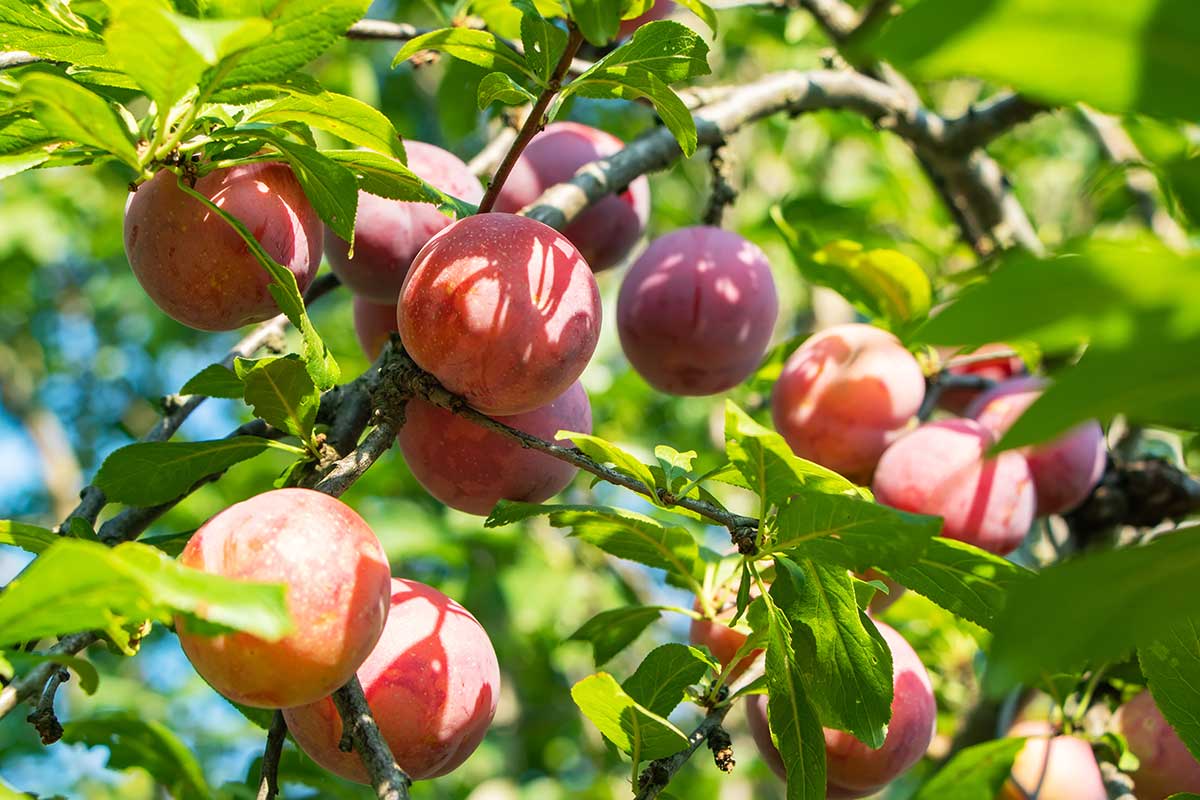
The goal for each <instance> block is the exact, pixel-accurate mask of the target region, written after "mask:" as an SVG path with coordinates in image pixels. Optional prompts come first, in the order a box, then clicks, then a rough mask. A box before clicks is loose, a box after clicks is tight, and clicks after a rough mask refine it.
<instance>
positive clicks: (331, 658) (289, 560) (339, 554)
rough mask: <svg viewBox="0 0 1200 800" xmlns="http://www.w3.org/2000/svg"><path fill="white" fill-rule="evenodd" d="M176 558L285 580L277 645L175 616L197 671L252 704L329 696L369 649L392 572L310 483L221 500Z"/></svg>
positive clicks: (362, 526) (237, 575)
mask: <svg viewBox="0 0 1200 800" xmlns="http://www.w3.org/2000/svg"><path fill="white" fill-rule="evenodd" d="M179 563H181V564H183V565H184V566H186V567H193V568H195V569H200V570H203V571H205V572H209V573H213V574H217V575H222V576H224V577H227V578H233V579H237V580H245V581H258V582H265V583H283V584H284V585H285V587H286V591H287V605H288V611H289V613H290V614H291V616H292V621H293V622H294V625H295V627H294V630H293V631H292V632H291V633H289V634H288V635H286V636H284V637H283V638H282V639H280V640H278V641H276V642H267V641H264V640H262V639H260V638H258V637H255V636H252V635H251V634H248V633H241V632H235V633H225V634H221V635H218V636H214V637H206V636H202V635H199V634H197V633H190V632H189V631H188V624H187V621H186V620H184V619H176V630H177V632H178V634H179V643H180V644H181V645H182V646H183V651H184V653H185V654H186V655H187V657H188V660H189V661H191V662H192V666H194V667H195V668H196V671H197V672H198V673H200V675H201V676H202V677H203V678H204V679H205V680H206V681H208V682H209V684H211V685H212V687H213V688H214V689H216V690H217V691H218V692H220V693H221V694H222V695H224V696H225V697H227V698H229V699H230V700H233V701H235V702H238V703H243V704H245V705H249V706H254V707H256V708H286V707H288V706H294V705H301V704H303V703H310V702H312V701H314V700H317V699H319V698H321V697H324V696H325V695H328V694H329V693H330V692H332V691H333V690H334V689H336V688H338V687H339V686H341V685H342V684H344V683H345V682H346V681H347V680H349V679H350V676H352V675H353V674H354V671H355V670H356V669H357V668H358V666H359V664H361V663H362V661H363V659H364V658H366V657H367V654H368V653H370V652H371V648H372V647H374V646H375V642H376V641H377V640H378V639H379V635H380V633H381V632H382V631H383V626H384V620H385V619H386V618H387V610H388V602H387V601H388V585H389V581H390V577H391V574H390V573H391V570H390V568H389V566H388V561H387V557H386V555H385V554H384V552H383V546H382V545H381V544H380V543H379V539H378V538H377V537H376V536H375V534H374V533H373V532H372V531H371V529H370V527H368V525H367V523H366V522H365V521H363V519H362V517H360V516H359V515H358V514H356V513H355V512H354V510H353V509H351V508H350V507H349V506H348V505H346V504H345V503H343V502H341V501H340V500H337V499H336V498H333V497H330V496H329V495H326V494H322V493H321V492H315V491H312V490H310V489H294V488H293V489H275V490H273V491H269V492H264V493H263V494H259V495H256V496H254V497H252V498H250V499H249V500H245V501H243V502H241V503H236V504H234V505H232V506H230V507H229V508H227V509H225V510H224V511H222V512H220V513H219V514H217V515H216V516H214V517H213V518H212V519H210V520H209V521H208V522H206V523H204V525H202V526H201V527H200V529H199V530H197V531H196V533H195V534H193V535H192V538H191V539H190V540H189V541H188V543H187V546H186V547H185V548H184V550H183V553H181V554H180V556H179ZM281 674H286V675H287V676H288V679H287V680H286V681H281V680H280V675H281Z"/></svg>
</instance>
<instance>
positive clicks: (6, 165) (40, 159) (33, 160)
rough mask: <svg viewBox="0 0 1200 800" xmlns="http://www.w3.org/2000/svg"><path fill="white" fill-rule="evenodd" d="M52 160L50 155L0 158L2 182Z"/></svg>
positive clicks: (29, 154) (30, 154)
mask: <svg viewBox="0 0 1200 800" xmlns="http://www.w3.org/2000/svg"><path fill="white" fill-rule="evenodd" d="M49 160H50V154H49V153H17V154H15V155H9V156H0V180H4V179H5V178H11V177H12V176H13V175H19V174H20V173H22V172H24V171H25V170H29V169H33V168H34V167H37V166H39V165H41V164H45V163H46V162H47V161H49Z"/></svg>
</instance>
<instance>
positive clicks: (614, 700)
mask: <svg viewBox="0 0 1200 800" xmlns="http://www.w3.org/2000/svg"><path fill="white" fill-rule="evenodd" d="M571 699H573V700H574V701H575V705H577V706H579V710H580V711H582V712H583V715H584V716H585V717H587V718H588V719H590V720H591V721H592V724H593V725H595V726H596V727H597V728H599V729H600V732H601V733H602V734H604V738H606V739H608V740H609V741H610V742H612V743H613V744H615V745H616V746H617V747H618V748H619V749H620V750H621V751H622V752H625V753H630V754H632V755H633V757H634V761H635V762H640V761H648V760H652V759H655V758H663V757H665V756H669V755H671V754H673V753H677V752H679V751H680V750H683V749H684V748H685V747H687V743H688V742H687V736H685V735H684V733H683V731H681V730H679V728H676V727H675V726H674V725H672V724H671V723H670V722H668V721H667V720H665V719H663V718H662V717H661V716H659V715H657V714H654V713H653V712H651V711H649V710H648V709H646V708H643V707H642V706H640V705H638V703H637V702H636V701H635V700H634V699H633V698H632V697H630V696H629V695H628V694H626V693H625V690H624V689H622V688H621V686H620V685H619V684H618V683H617V681H616V679H615V678H613V676H612V675H609V674H608V673H607V672H597V673H596V674H595V675H589V676H588V677H586V678H584V679H583V680H581V681H579V683H577V684H575V685H574V686H572V687H571Z"/></svg>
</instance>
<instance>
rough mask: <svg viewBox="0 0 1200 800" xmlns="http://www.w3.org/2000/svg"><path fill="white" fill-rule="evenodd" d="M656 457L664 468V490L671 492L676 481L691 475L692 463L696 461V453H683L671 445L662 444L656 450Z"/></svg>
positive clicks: (690, 451) (689, 451)
mask: <svg viewBox="0 0 1200 800" xmlns="http://www.w3.org/2000/svg"><path fill="white" fill-rule="evenodd" d="M654 457H655V458H656V459H658V465H659V466H660V467H662V471H663V484H662V488H664V489H667V490H668V491H670V490H671V488H672V487H673V486H674V485H675V481H676V479H678V478H686V477H687V476H688V475H690V474H691V472H692V462H693V461H695V460H696V451H695V450H688V451H687V452H684V453H681V452H679V451H678V450H676V449H675V448H674V447H671V446H670V445H666V444H660V445H656V446H655V448H654Z"/></svg>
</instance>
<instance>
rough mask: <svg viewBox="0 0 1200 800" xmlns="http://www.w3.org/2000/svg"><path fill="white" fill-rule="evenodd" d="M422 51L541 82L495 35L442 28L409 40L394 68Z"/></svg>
mask: <svg viewBox="0 0 1200 800" xmlns="http://www.w3.org/2000/svg"><path fill="white" fill-rule="evenodd" d="M422 50H436V51H437V52H439V53H445V54H446V55H449V56H452V57H454V58H457V59H460V60H462V61H466V62H468V63H470V64H474V65H475V66H478V67H483V68H484V69H490V70H497V71H500V72H505V73H507V74H509V75H511V76H513V77H526V78H529V79H531V80H533V81H535V82H536V81H537V80H538V76H537V75H535V74H534V73H533V72H532V71H531V70H530V69H529V67H528V65H526V63H525V59H524V58H522V56H521V54H520V53H518V52H517V51H516V50H513V49H512V48H511V47H509V46H508V45H507V44H505V43H503V42H501V41H500V40H499V39H497V38H496V36H495V35H494V34H492V33H489V32H488V31H479V30H474V29H471V28H443V29H442V30H436V31H431V32H429V33H425V34H422V35H420V36H418V37H416V38H414V39H410V40H409V41H408V44H406V45H404V47H402V48H400V52H399V53H396V57H395V58H394V59H392V68H393V69H394V68H395V67H397V66H399V65H400V64H403V63H404V62H405V61H407V60H408V59H410V58H412V57H413V56H414V55H416V54H417V53H419V52H421V51H422Z"/></svg>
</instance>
